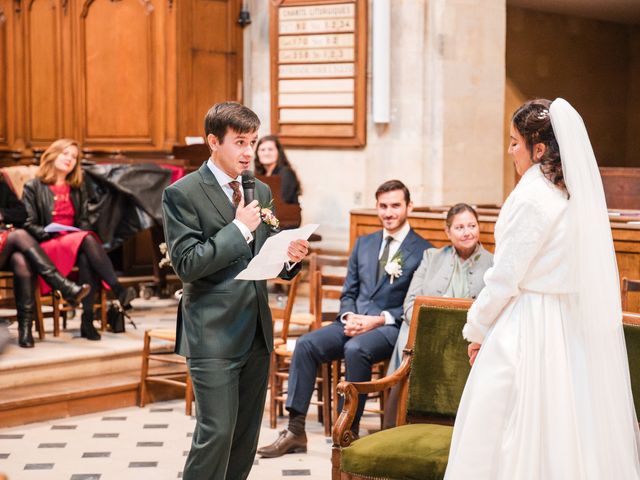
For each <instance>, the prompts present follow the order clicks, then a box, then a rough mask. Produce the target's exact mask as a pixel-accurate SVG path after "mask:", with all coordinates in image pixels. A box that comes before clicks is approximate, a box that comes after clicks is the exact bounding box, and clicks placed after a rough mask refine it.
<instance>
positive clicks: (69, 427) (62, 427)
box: [51, 425, 78, 430]
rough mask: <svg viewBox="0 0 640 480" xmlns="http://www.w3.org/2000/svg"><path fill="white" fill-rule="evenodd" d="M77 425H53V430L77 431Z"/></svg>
mask: <svg viewBox="0 0 640 480" xmlns="http://www.w3.org/2000/svg"><path fill="white" fill-rule="evenodd" d="M76 428H78V426H77V425H51V430H75V429H76Z"/></svg>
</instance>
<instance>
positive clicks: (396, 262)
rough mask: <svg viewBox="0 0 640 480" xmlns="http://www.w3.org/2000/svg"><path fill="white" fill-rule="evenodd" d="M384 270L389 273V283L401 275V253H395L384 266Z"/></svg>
mask: <svg viewBox="0 0 640 480" xmlns="http://www.w3.org/2000/svg"><path fill="white" fill-rule="evenodd" d="M384 271H385V272H387V274H388V275H389V283H390V284H392V285H393V281H394V280H395V279H396V278H400V277H401V276H402V254H401V253H400V252H398V253H396V254H395V255H394V256H393V258H392V259H391V261H390V262H387V264H386V265H385V266H384Z"/></svg>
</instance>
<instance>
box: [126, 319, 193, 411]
mask: <svg viewBox="0 0 640 480" xmlns="http://www.w3.org/2000/svg"><path fill="white" fill-rule="evenodd" d="M152 340H159V341H162V345H161V346H160V347H159V348H155V349H153V350H152V347H151V341H152ZM175 342H176V332H175V330H162V329H153V330H147V331H146V332H144V347H143V349H142V368H141V370H140V398H139V402H138V406H140V407H144V406H145V404H146V403H147V396H148V391H147V382H155V383H160V384H164V385H172V386H178V387H183V388H184V390H185V391H184V400H185V414H187V415H189V416H191V413H192V403H193V385H192V383H191V375H189V370H188V368H186V360H185V358H184V357H182V356H180V355H177V354H176V353H174V349H175ZM151 361H153V362H158V363H161V364H164V368H163V367H162V366H161V367H160V368H156V369H154V370H153V371H151V369H150V368H149V362H151Z"/></svg>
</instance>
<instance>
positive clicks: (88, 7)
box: [77, 0, 163, 149]
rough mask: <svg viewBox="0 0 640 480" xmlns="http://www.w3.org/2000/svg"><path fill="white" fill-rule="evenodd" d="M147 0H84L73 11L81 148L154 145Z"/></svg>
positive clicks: (151, 18) (153, 19) (154, 86)
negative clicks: (76, 47)
mask: <svg viewBox="0 0 640 480" xmlns="http://www.w3.org/2000/svg"><path fill="white" fill-rule="evenodd" d="M155 10H156V7H155V4H154V3H152V2H151V1H150V0H143V1H140V0H122V1H118V2H112V1H108V0H95V1H94V0H84V1H83V3H82V7H81V8H80V10H79V18H78V22H79V26H78V27H79V28H77V31H78V35H79V38H78V47H79V48H78V71H79V79H80V85H79V87H80V88H79V93H80V97H79V114H78V121H79V122H80V125H81V126H82V132H81V139H80V140H81V143H82V144H83V145H84V146H85V147H89V148H92V147H98V148H99V147H103V148H104V147H109V146H111V147H115V146H118V147H121V148H131V149H136V148H147V149H149V148H154V147H158V146H159V145H158V142H157V138H156V133H157V132H158V131H162V129H159V128H158V127H159V125H158V123H159V121H160V120H161V119H162V116H161V114H160V112H159V111H158V102H157V96H162V95H163V92H162V91H161V90H160V89H159V88H158V83H159V82H158V79H157V76H156V68H157V59H156V55H157V51H156V47H157V46H156V44H155V42H154V29H155V28H159V26H158V25H157V18H158V14H157V13H156V11H155Z"/></svg>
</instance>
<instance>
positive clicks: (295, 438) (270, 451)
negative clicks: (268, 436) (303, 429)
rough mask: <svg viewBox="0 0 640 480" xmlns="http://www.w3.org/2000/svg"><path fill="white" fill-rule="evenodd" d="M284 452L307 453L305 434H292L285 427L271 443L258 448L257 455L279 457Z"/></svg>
mask: <svg viewBox="0 0 640 480" xmlns="http://www.w3.org/2000/svg"><path fill="white" fill-rule="evenodd" d="M286 453H307V434H306V433H303V434H302V435H294V434H293V433H291V432H290V431H289V430H286V429H285V430H283V431H281V432H280V434H279V435H278V438H277V439H276V441H275V442H273V443H272V444H271V445H267V446H266V447H261V448H259V449H258V455H260V456H261V457H263V458H276V457H281V456H282V455H284V454H286Z"/></svg>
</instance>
